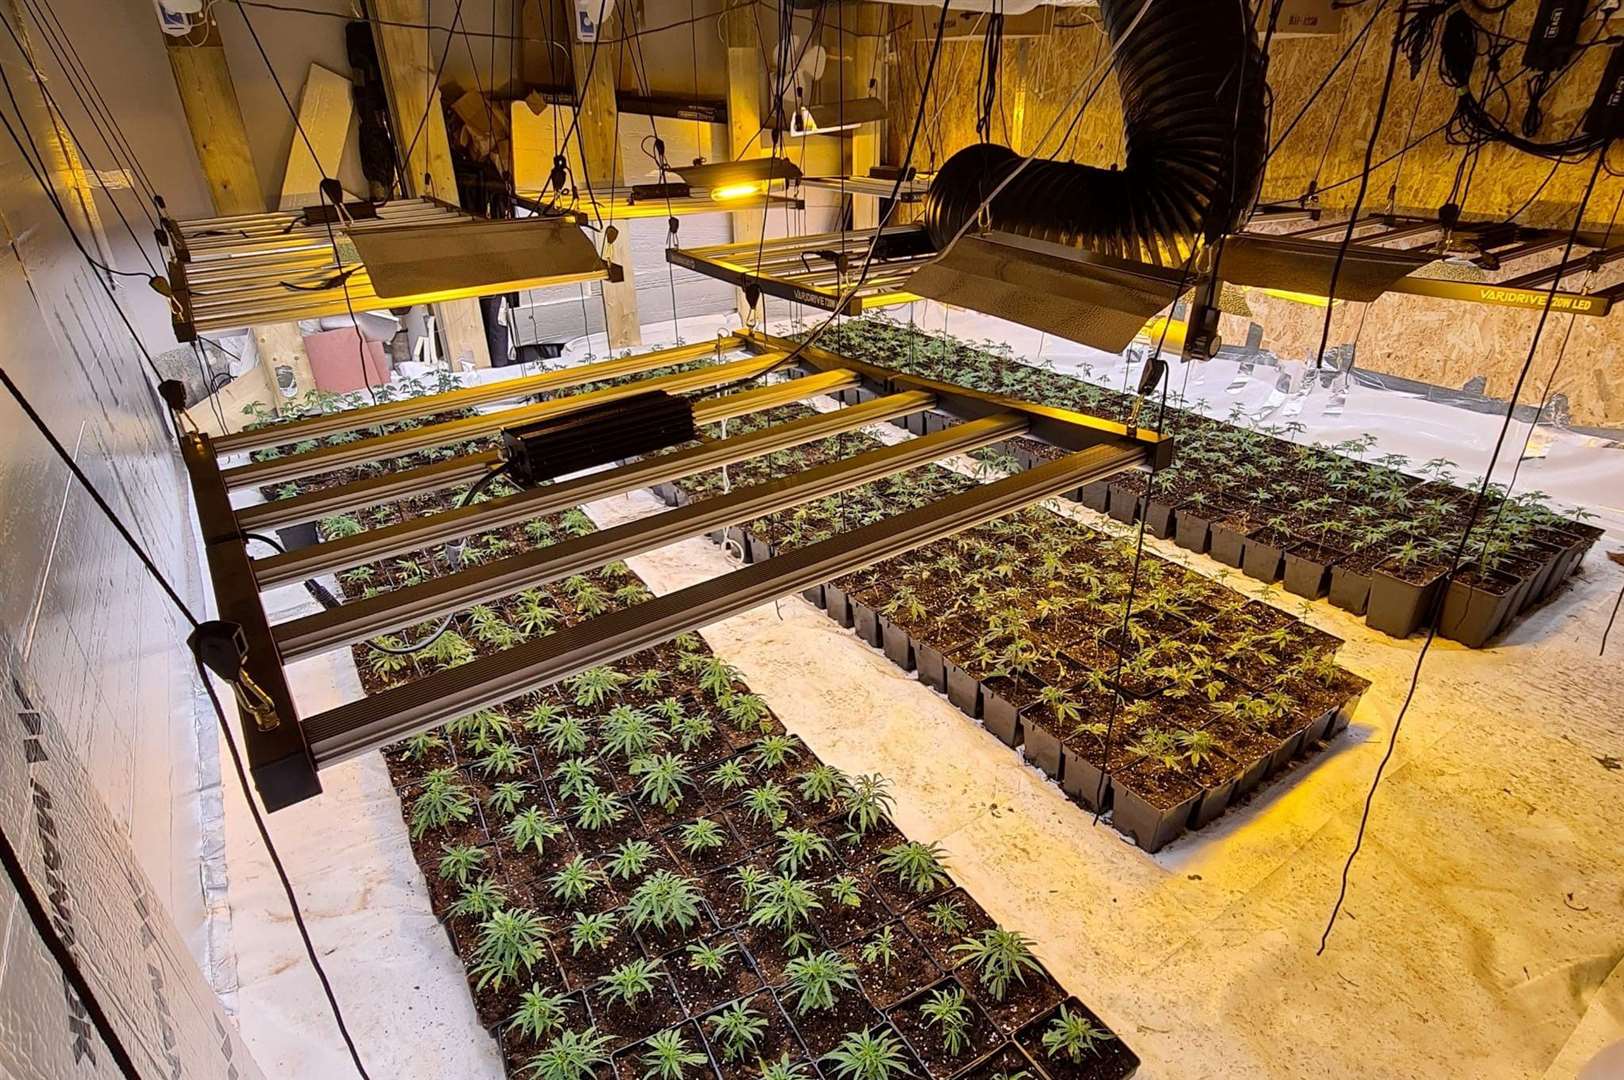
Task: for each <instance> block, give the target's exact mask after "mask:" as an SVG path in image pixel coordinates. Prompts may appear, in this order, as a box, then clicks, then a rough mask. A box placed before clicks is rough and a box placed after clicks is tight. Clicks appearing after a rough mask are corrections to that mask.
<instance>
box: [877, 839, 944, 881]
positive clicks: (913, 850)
mask: <svg viewBox="0 0 1624 1080" xmlns="http://www.w3.org/2000/svg"><path fill="white" fill-rule="evenodd" d="M944 854H946V853H945V852H944V851H943V850H942V846H941V845H940V844H921V843H919V842H918V841H917V840H909V841H906V842H904V843H901V844H897V845H896V846H894V847H888V848H886V849H885V854H884V856H883V857H882V858H881V859H880V869H881V870H884V871H885V872H886V873H888V874H891V875H893V876H895V877H896V879H897V880H898V881H900V882H901V883H902V884H903V886H904V887H906V888H908V889H910V890H911V891H913V892H915V893H918V894H920V895H924V894H925V893H930V892H935V891H936V890H937V889H943V888H946V887H947V886H949V885H951V884H952V883H953V882H952V879H951V878H949V877H948V876H947V871H946V870H944V869H942V856H943V855H944Z"/></svg>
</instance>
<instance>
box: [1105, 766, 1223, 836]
mask: <svg viewBox="0 0 1624 1080" xmlns="http://www.w3.org/2000/svg"><path fill="white" fill-rule="evenodd" d="M1137 771H1138V770H1137V769H1135V770H1132V771H1130V772H1129V774H1128V776H1127V777H1125V778H1123V779H1122V780H1121V781H1120V782H1118V783H1117V784H1116V787H1115V793H1114V795H1113V802H1112V804H1111V823H1112V824H1113V825H1115V826H1116V828H1117V831H1119V832H1122V833H1126V834H1127V835H1128V836H1131V837H1133V842H1134V843H1135V844H1138V845H1139V846H1140V847H1141V848H1144V849H1145V850H1146V851H1148V852H1150V853H1151V854H1155V853H1156V852H1158V851H1160V850H1161V849H1162V848H1164V847H1166V846H1167V845H1168V844H1171V843H1172V842H1173V841H1174V840H1176V839H1178V838H1179V837H1180V836H1181V835H1183V833H1184V830H1185V829H1186V828H1188V827H1189V824H1190V817H1191V815H1192V814H1193V813H1194V812H1195V807H1196V804H1197V803H1198V802H1200V801H1201V789H1200V788H1197V787H1195V786H1194V785H1191V787H1192V788H1193V790H1191V791H1190V792H1189V793H1188V794H1187V795H1184V796H1182V797H1180V798H1177V799H1175V800H1173V801H1171V803H1170V804H1168V805H1165V806H1164V805H1160V802H1161V800H1158V801H1157V802H1152V801H1151V800H1150V799H1148V798H1146V797H1145V796H1143V795H1141V794H1139V792H1137V791H1135V790H1134V788H1133V786H1132V785H1133V782H1134V780H1135V779H1137V777H1136V775H1135V774H1136V773H1137Z"/></svg>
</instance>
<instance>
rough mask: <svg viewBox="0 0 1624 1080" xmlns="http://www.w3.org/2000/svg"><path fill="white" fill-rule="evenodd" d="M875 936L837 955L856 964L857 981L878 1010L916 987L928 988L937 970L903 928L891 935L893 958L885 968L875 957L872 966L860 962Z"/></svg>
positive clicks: (886, 1007) (937, 974) (906, 994)
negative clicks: (864, 949)
mask: <svg viewBox="0 0 1624 1080" xmlns="http://www.w3.org/2000/svg"><path fill="white" fill-rule="evenodd" d="M876 937H878V934H870V935H869V936H868V937H866V938H864V939H863V940H861V941H856V942H853V943H852V944H850V945H847V946H846V947H845V948H844V949H841V950H840V952H841V955H843V956H844V957H845V958H846V959H847V960H850V961H851V962H852V963H853V964H855V965H857V979H858V981H859V982H860V983H862V986H863V991H864V992H865V993H866V994H867V995H868V999H869V1000H870V1001H872V1002H873V1003H874V1004H875V1005H877V1006H879V1007H880V1008H882V1009H888V1008H890V1007H891V1006H892V1005H895V1004H896V1003H897V1002H899V1001H901V1000H902V999H903V998H905V997H907V996H908V995H909V994H911V993H912V992H913V991H914V990H915V989H916V988H917V987H920V986H928V985H930V984H931V983H932V982H935V981H936V979H937V978H939V977H940V969H939V968H938V967H937V966H936V964H935V963H934V962H933V961H932V960H931V958H930V954H929V953H928V952H926V951H925V948H924V946H922V945H920V944H919V943H918V942H916V941H914V939H913V937H912V936H911V935H909V934H908V932H907V930H906V928H905V927H900V926H899V927H898V928H897V930H896V932H894V933H893V935H892V939H893V940H892V948H893V950H894V951H895V953H896V955H895V956H893V957H892V958H891V963H890V965H889V966H887V965H886V964H885V963H884V962H883V961H882V960H880V959H878V958H876V959H875V961H874V962H873V963H870V962H869V961H867V960H864V959H863V946H864V945H867V944H868V943H870V942H872V941H873V940H874V939H875V938H876Z"/></svg>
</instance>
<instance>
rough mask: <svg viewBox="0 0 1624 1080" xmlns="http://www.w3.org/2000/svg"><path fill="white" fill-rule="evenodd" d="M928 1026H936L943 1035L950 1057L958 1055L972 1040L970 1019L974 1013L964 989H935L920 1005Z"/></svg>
mask: <svg viewBox="0 0 1624 1080" xmlns="http://www.w3.org/2000/svg"><path fill="white" fill-rule="evenodd" d="M919 1011H920V1013H921V1014H922V1015H923V1016H924V1017H925V1024H926V1026H928V1027H933V1028H936V1029H937V1031H938V1032H940V1034H941V1037H942V1049H943V1050H944V1051H945V1052H946V1053H947V1055H948V1056H949V1057H958V1056H959V1055H960V1054H962V1053H963V1052H964V1048H965V1047H966V1046H967V1045H968V1044H969V1041H970V1021H971V1020H972V1019H974V1014H973V1013H972V1012H971V1011H970V1006H969V1005H968V1004H967V1003H966V1002H965V995H964V991H963V990H960V989H957V988H954V989H942V990H933V991H931V993H930V995H929V996H928V997H927V998H926V999H925V1003H924V1004H923V1005H921V1006H919Z"/></svg>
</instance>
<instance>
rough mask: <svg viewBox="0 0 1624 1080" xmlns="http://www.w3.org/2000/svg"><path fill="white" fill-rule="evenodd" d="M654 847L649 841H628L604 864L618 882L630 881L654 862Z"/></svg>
mask: <svg viewBox="0 0 1624 1080" xmlns="http://www.w3.org/2000/svg"><path fill="white" fill-rule="evenodd" d="M654 855H655V852H654V845H653V844H651V843H649V842H648V841H647V840H627V841H626V842H625V843H623V844H621V845H620V846H619V847H617V848H615V850H614V853H613V854H612V855H610V856H609V859H608V861H607V862H605V863H604V869H605V870H607V871H608V872H609V876H610V877H612V878H614V879H615V880H616V881H630V880H631V879H632V878H634V877H637V876H638V875H639V874H641V873H642V872H643V871H644V870H647V869H648V867H649V864H650V863H652V862H653V861H654Z"/></svg>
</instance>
